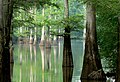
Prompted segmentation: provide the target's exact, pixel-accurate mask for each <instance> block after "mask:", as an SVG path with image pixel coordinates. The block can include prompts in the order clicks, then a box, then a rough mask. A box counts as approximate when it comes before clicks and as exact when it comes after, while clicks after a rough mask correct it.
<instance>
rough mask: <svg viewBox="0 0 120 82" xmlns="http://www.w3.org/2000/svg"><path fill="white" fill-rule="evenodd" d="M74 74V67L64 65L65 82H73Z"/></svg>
mask: <svg viewBox="0 0 120 82" xmlns="http://www.w3.org/2000/svg"><path fill="white" fill-rule="evenodd" d="M72 75H73V68H72V67H63V82H72Z"/></svg>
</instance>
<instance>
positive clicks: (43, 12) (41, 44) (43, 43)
mask: <svg viewBox="0 0 120 82" xmlns="http://www.w3.org/2000/svg"><path fill="white" fill-rule="evenodd" d="M42 15H43V17H44V15H45V9H44V7H43V9H42ZM43 45H45V26H43V27H42V35H41V41H40V46H43Z"/></svg>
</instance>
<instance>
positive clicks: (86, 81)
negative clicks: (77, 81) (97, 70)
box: [81, 80, 106, 82]
mask: <svg viewBox="0 0 120 82" xmlns="http://www.w3.org/2000/svg"><path fill="white" fill-rule="evenodd" d="M81 82H106V81H99V80H81Z"/></svg>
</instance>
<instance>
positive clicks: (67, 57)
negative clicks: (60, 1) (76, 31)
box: [63, 0, 73, 67]
mask: <svg viewBox="0 0 120 82" xmlns="http://www.w3.org/2000/svg"><path fill="white" fill-rule="evenodd" d="M64 2H65V18H69V6H68V0H64ZM63 47H64V48H63V67H66V66H67V67H73V57H72V50H71V39H70V28H69V25H66V27H65V34H64V45H63Z"/></svg>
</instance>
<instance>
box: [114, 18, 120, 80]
mask: <svg viewBox="0 0 120 82" xmlns="http://www.w3.org/2000/svg"><path fill="white" fill-rule="evenodd" d="M115 82H120V17H118V56H117V72H116V80H115Z"/></svg>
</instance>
